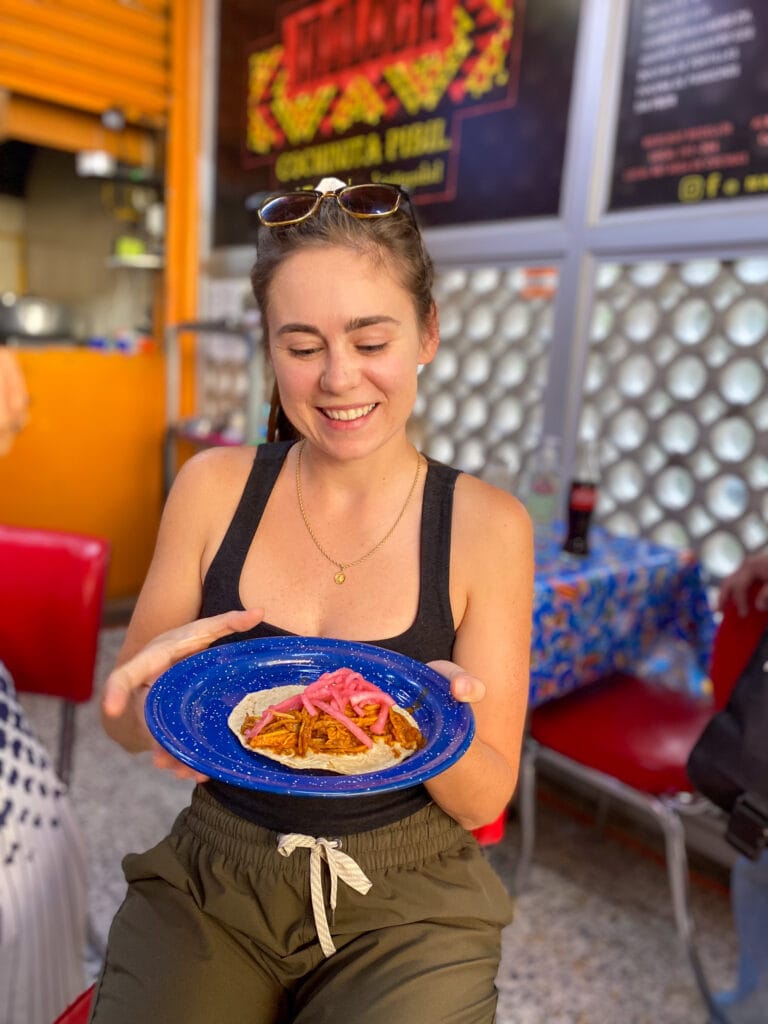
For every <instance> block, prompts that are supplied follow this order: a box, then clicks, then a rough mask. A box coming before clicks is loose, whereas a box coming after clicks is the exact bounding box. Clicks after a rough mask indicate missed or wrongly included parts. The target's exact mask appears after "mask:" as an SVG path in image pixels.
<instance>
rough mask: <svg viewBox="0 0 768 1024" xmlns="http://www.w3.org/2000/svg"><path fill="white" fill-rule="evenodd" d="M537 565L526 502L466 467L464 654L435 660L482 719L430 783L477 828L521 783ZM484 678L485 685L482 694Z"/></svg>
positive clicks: (454, 812)
mask: <svg viewBox="0 0 768 1024" xmlns="http://www.w3.org/2000/svg"><path fill="white" fill-rule="evenodd" d="M533 571H534V561H533V533H532V529H531V523H530V519H529V518H528V514H527V512H526V511H525V509H524V508H523V506H522V505H521V504H520V503H519V502H518V501H517V500H516V499H515V498H513V497H512V496H511V495H509V494H506V493H505V492H502V491H499V490H497V489H496V488H492V487H490V486H489V485H487V484H485V483H483V482H482V481H479V480H475V479H473V478H471V477H459V480H458V481H457V487H456V503H455V512H454V522H453V540H452V556H451V575H452V586H451V590H452V594H455V593H456V592H457V590H458V591H460V592H461V593H463V594H464V595H465V601H464V609H463V615H462V616H461V621H460V624H459V626H458V629H457V633H456V642H455V645H454V651H453V660H454V662H455V663H456V664H455V665H451V664H450V663H434V665H435V667H437V668H438V669H439V670H440V671H443V673H444V674H445V675H447V676H449V678H451V688H452V692H453V693H454V695H455V696H456V697H457V698H458V699H470V700H471V701H473V710H474V714H475V724H476V729H475V738H474V739H473V741H472V744H471V745H470V747H469V749H468V750H467V752H466V754H465V755H464V756H463V757H462V758H461V759H460V760H459V761H458V762H457V763H456V764H455V765H452V766H451V767H450V768H449V769H447V770H446V771H445V772H443V773H442V774H441V775H439V776H436V777H435V778H434V779H432V780H430V781H429V782H427V783H426V787H427V789H428V790H429V793H430V795H431V796H432V798H433V800H435V802H436V803H438V804H439V805H440V806H441V807H442V808H443V810H445V811H446V812H447V813H448V814H450V815H451V816H452V817H453V818H455V819H456V821H458V822H459V823H460V824H461V825H463V826H464V827H465V828H468V829H472V828H478V827H480V826H481V825H485V824H488V823H489V822H491V821H494V820H495V819H496V818H497V817H498V816H499V814H501V812H502V811H503V810H504V808H505V807H506V805H507V804H508V802H509V800H510V799H511V797H512V795H513V793H514V790H515V786H516V785H517V774H518V766H519V761H520V747H521V743H522V736H523V729H524V726H525V714H526V708H527V705H528V687H529V663H530V645H531V619H532V611H533ZM459 665H460V666H461V669H458V666H459ZM462 670H463V671H462ZM479 680H482V683H479V682H478V681H479ZM483 684H484V688H485V695H484V696H483V697H482V699H478V696H479V695H480V694H482V691H483ZM462 690H465V691H468V692H467V693H466V695H462V692H461V691H462Z"/></svg>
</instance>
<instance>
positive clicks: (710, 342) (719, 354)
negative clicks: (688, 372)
mask: <svg viewBox="0 0 768 1024" xmlns="http://www.w3.org/2000/svg"><path fill="white" fill-rule="evenodd" d="M732 355H733V346H732V345H731V344H729V343H728V342H727V341H726V340H725V338H724V337H723V336H722V335H721V334H713V335H712V336H711V337H710V338H707V340H706V341H705V342H704V358H705V359H706V361H707V366H709V367H711V368H712V369H713V370H716V369H717V368H718V367H720V366H724V365H725V364H726V363H727V362H728V360H729V359H730V358H731V356H732Z"/></svg>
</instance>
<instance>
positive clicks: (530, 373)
mask: <svg viewBox="0 0 768 1024" xmlns="http://www.w3.org/2000/svg"><path fill="white" fill-rule="evenodd" d="M556 286H557V270H556V269H555V268H552V267H508V268H501V267H498V266H484V267H471V268H453V269H450V270H443V271H442V272H439V273H438V274H437V279H436V282H435V300H436V302H437V306H438V310H439V313H440V348H439V349H438V352H437V355H436V357H435V359H434V361H433V362H432V363H431V364H429V365H428V366H426V367H424V368H423V371H422V373H421V376H420V380H419V396H418V400H417V403H416V407H415V409H414V431H413V433H414V435H415V436H414V440H415V441H417V442H418V443H419V445H420V447H421V448H422V450H423V451H425V452H426V453H427V454H428V455H431V456H432V457H433V458H435V459H439V460H440V461H442V462H447V463H449V464H451V465H454V466H457V467H458V468H459V469H463V470H465V471H466V472H469V473H475V474H478V475H482V474H483V473H484V471H485V469H486V467H487V466H488V465H490V464H492V463H494V462H497V463H501V464H504V465H506V466H507V467H508V468H509V472H510V474H516V473H517V472H518V471H519V469H520V467H521V465H522V464H523V463H524V461H525V458H526V456H527V455H528V453H529V452H530V451H531V450H532V449H533V448H534V447H535V446H536V444H537V443H538V439H539V434H540V430H541V422H542V419H543V408H544V406H543V399H544V388H545V385H546V381H547V369H548V351H549V342H550V338H551V332H552V299H553V297H554V294H555V289H556Z"/></svg>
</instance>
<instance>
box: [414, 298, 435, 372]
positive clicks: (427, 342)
mask: <svg viewBox="0 0 768 1024" xmlns="http://www.w3.org/2000/svg"><path fill="white" fill-rule="evenodd" d="M439 345H440V318H439V317H438V315H437V306H436V305H435V303H434V302H433V303H432V309H431V310H430V311H429V315H428V317H427V319H426V322H425V324H424V326H423V328H422V330H421V343H420V345H419V365H420V366H425V365H426V364H427V363H431V362H432V360H433V359H434V358H435V355H436V353H437V349H438V347H439Z"/></svg>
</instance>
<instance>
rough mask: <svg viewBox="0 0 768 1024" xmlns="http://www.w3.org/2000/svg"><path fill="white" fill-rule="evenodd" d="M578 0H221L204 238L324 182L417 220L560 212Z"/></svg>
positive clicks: (233, 236)
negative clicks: (360, 187) (395, 191)
mask: <svg viewBox="0 0 768 1024" xmlns="http://www.w3.org/2000/svg"><path fill="white" fill-rule="evenodd" d="M579 4H580V0H309V2H296V0H287V2H281V0H264V2H259V3H253V2H252V0H220V26H219V28H220V34H219V78H218V97H217V125H216V147H217V148H216V180H215V197H214V198H215V206H214V209H215V215H214V216H215V220H214V245H215V246H228V245H239V244H243V243H247V242H249V241H251V240H252V235H251V232H250V231H249V222H248V214H247V207H248V208H250V209H252V208H253V207H254V206H255V205H257V203H258V201H259V199H260V198H261V197H262V196H263V195H265V194H268V193H271V192H275V191H280V190H285V189H294V188H303V187H312V186H314V185H315V184H316V183H317V182H318V181H319V180H320V179H321V178H323V177H328V176H334V177H338V178H341V179H342V180H344V181H351V182H353V183H354V182H360V181H392V182H396V183H398V184H401V185H405V186H406V187H408V189H409V191H410V193H411V196H412V198H413V201H414V203H415V205H416V206H417V207H418V210H419V218H420V220H421V222H422V223H423V224H424V225H425V226H430V225H438V224H463V223H471V222H482V221H492V220H504V219H508V218H514V217H537V216H546V215H556V214H557V212H558V209H559V202H560V183H561V176H562V166H563V156H564V151H565V135H566V126H567V119H568V107H569V103H570V93H571V78H572V74H573V60H574V51H575V44H576V35H577V29H578V15H579Z"/></svg>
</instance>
